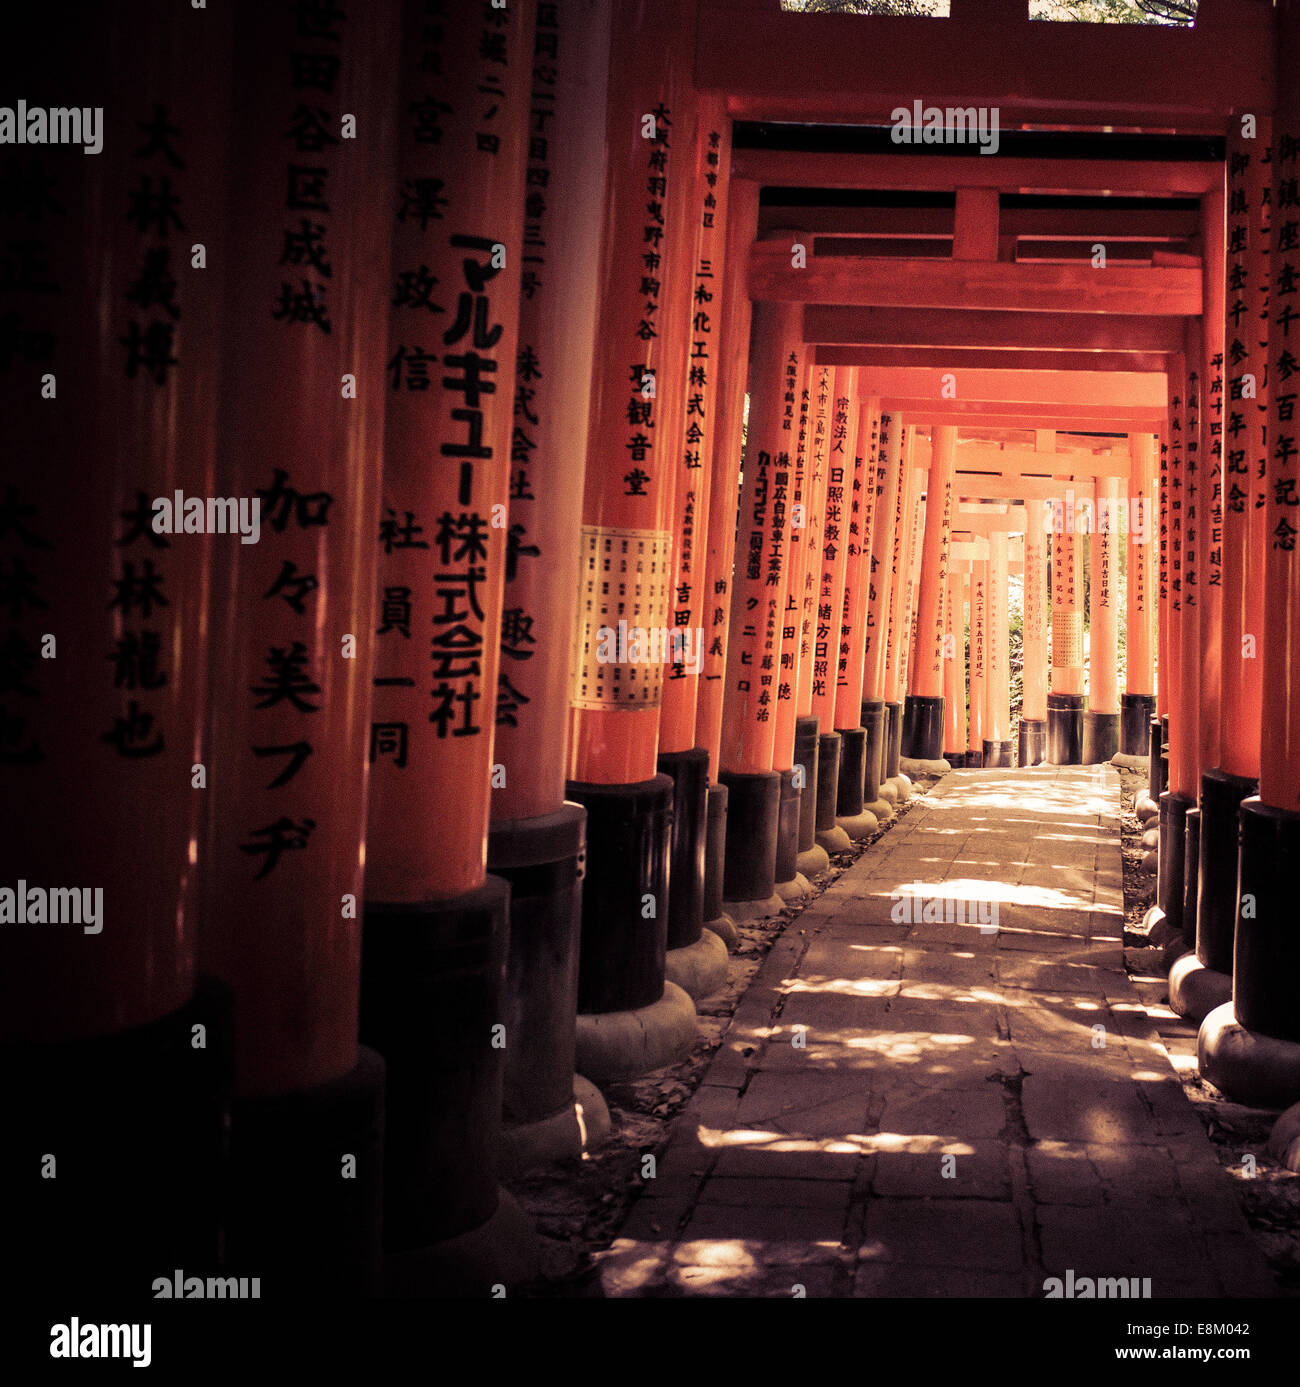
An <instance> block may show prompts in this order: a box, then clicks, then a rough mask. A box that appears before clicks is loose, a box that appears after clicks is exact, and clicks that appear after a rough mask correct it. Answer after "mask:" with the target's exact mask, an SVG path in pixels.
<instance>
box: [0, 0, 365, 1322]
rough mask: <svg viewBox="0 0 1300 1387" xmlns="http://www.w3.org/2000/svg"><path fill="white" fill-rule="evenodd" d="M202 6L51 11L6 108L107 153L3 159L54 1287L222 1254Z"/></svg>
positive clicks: (22, 1261)
mask: <svg viewBox="0 0 1300 1387" xmlns="http://www.w3.org/2000/svg"><path fill="white" fill-rule="evenodd" d="M209 18H210V19H211V20H212V23H211V24H208V23H206V22H204V23H201V24H200V25H198V26H195V25H193V24H192V23H191V22H190V21H191V16H190V13H189V10H188V7H186V9H184V10H180V9H178V8H177V7H175V6H172V5H169V4H164V3H161V2H159V3H151V4H144V5H141V6H132V7H130V8H129V9H126V8H123V7H114V6H103V7H96V8H95V9H94V10H93V11H91V10H87V11H84V12H81V13H80V14H78V15H77V16H76V21H75V35H76V37H75V39H68V41H66V42H65V38H67V35H66V34H65V33H64V32H63V30H64V29H66V26H67V16H66V15H65V14H62V13H60V14H59V15H58V17H57V20H56V21H55V22H56V23H57V24H58V25H59V26H60V33H59V34H58V36H57V38H55V37H52V36H51V37H50V40H49V43H48V46H43V47H38V48H31V49H28V50H27V51H26V52H25V53H24V54H23V61H24V62H25V63H26V64H28V65H29V66H28V67H27V69H26V71H25V74H24V76H25V81H24V86H23V89H22V95H23V96H25V97H27V98H28V99H30V100H31V101H32V104H33V107H38V106H46V107H58V106H61V105H62V104H63V102H64V100H66V99H67V96H68V94H70V93H72V92H75V93H76V100H77V101H78V102H83V101H84V102H85V103H86V104H87V105H89V106H90V107H92V108H93V107H95V106H98V107H99V108H100V113H101V115H106V122H105V128H104V129H103V134H104V136H105V138H104V141H103V148H102V149H101V150H99V151H97V152H94V153H92V152H91V151H89V150H84V151H83V149H82V148H81V147H80V146H79V145H77V144H72V145H66V144H65V145H62V146H60V145H45V144H37V145H29V146H24V147H15V146H13V145H8V146H7V147H6V149H5V151H4V155H3V160H4V165H5V179H4V182H5V187H6V196H5V197H4V199H3V202H0V237H2V239H3V243H4V244H5V246H6V247H7V250H6V256H5V258H6V270H5V281H6V283H5V291H6V292H5V294H4V305H5V306H4V311H3V314H2V315H0V316H3V317H4V320H5V322H6V324H7V329H6V330H7V334H8V337H7V340H8V343H9V345H8V346H7V348H6V351H5V353H4V355H3V358H2V359H0V405H2V407H3V412H4V419H5V424H4V434H5V441H4V453H5V461H6V467H5V476H4V479H3V481H0V582H2V585H3V590H4V604H3V605H4V607H5V623H4V624H5V630H4V633H3V654H2V655H0V672H2V677H3V692H2V693H0V767H3V772H2V774H3V786H4V788H3V796H4V802H5V804H6V805H7V806H9V809H8V811H7V812H6V814H5V828H4V837H3V844H4V846H3V850H2V851H0V856H3V859H4V863H5V867H4V871H3V875H2V878H0V881H2V884H3V890H2V891H0V1055H3V1057H4V1072H5V1135H4V1140H3V1142H2V1143H0V1179H2V1180H3V1183H4V1187H5V1189H6V1191H7V1206H6V1214H5V1240H6V1250H7V1254H8V1255H9V1256H10V1257H12V1258H13V1259H14V1260H15V1263H16V1264H17V1265H21V1266H22V1267H23V1269H24V1270H23V1275H24V1277H27V1278H30V1284H31V1285H32V1286H33V1287H36V1286H41V1287H43V1288H46V1289H50V1290H54V1289H57V1292H58V1293H59V1294H60V1296H62V1295H63V1293H64V1292H68V1291H72V1292H77V1293H81V1292H84V1293H86V1294H88V1295H90V1296H92V1297H97V1298H100V1299H101V1300H102V1298H103V1297H104V1296H105V1293H106V1288H109V1287H113V1288H130V1291H132V1292H134V1293H136V1294H146V1293H147V1292H146V1291H145V1288H146V1287H147V1286H148V1285H149V1281H150V1279H151V1278H152V1277H154V1276H156V1275H158V1274H159V1269H160V1268H162V1267H168V1268H171V1267H175V1266H184V1267H186V1268H192V1269H193V1270H194V1271H195V1272H199V1273H205V1274H206V1273H209V1272H216V1271H220V1270H221V1269H222V1268H221V1260H220V1251H221V1250H220V1239H219V1221H220V1214H221V1207H220V1205H221V1191H222V1186H223V1184H224V1183H225V1181H226V1178H227V1176H226V1171H225V1169H224V1164H225V1161H224V1151H225V1144H226V1135H225V1126H226V1122H227V1120H228V1092H229V1083H230V1073H229V1063H230V1055H229V1048H230V1045H229V1041H230V1037H229V1029H228V1028H229V1024H230V1011H229V999H228V998H227V997H224V996H218V995H214V993H215V991H216V990H215V989H208V988H206V987H203V986H202V985H200V984H199V983H198V955H199V921H198V908H197V907H198V902H199V884H200V883H199V877H198V875H197V873H196V863H197V862H198V860H199V859H198V856H197V848H198V837H199V833H200V824H201V814H202V812H203V810H204V808H205V804H206V797H207V795H208V794H209V793H210V791H209V790H208V788H207V786H208V785H209V783H210V781H211V780H215V778H216V777H217V776H218V775H220V774H221V773H222V767H221V766H220V764H219V763H217V762H215V761H214V759H213V757H212V755H211V748H210V746H209V743H208V737H207V734H206V732H205V728H204V719H205V713H206V708H207V706H208V698H207V689H206V687H205V684H206V677H207V666H208V663H209V659H210V649H209V644H208V641H207V639H206V632H207V626H208V611H209V598H210V596H214V595H215V596H216V597H218V598H219V596H220V594H219V592H218V593H216V594H213V593H212V592H211V590H210V586H209V585H210V582H211V579H210V576H209V573H210V556H211V554H212V553H213V552H214V551H216V552H222V551H226V550H229V549H232V548H233V549H234V550H236V551H238V552H239V553H240V554H242V555H245V556H246V555H248V554H249V553H250V552H252V549H251V548H250V547H244V546H245V544H247V545H250V546H251V545H252V541H253V539H254V538H257V537H259V536H261V537H262V538H263V539H265V532H264V531H261V530H260V529H258V528H257V521H258V518H259V515H260V503H259V501H258V499H257V497H256V496H255V495H254V494H253V493H252V492H251V490H250V491H246V492H244V493H243V497H244V499H241V500H235V499H233V498H232V499H231V501H230V502H229V503H227V502H225V501H224V500H223V501H222V502H221V505H222V511H221V512H217V511H216V510H214V505H213V501H214V499H215V498H216V497H217V496H218V495H219V494H220V493H218V491H217V488H216V484H215V481H214V465H215V458H216V454H217V447H218V445H217V423H218V419H219V417H220V411H221V408H222V404H223V401H222V396H221V392H220V390H219V388H218V386H219V382H220V359H219V357H220V345H221V335H220V334H221V323H222V313H221V301H222V294H223V292H224V290H225V287H226V283H227V273H226V268H225V267H226V265H227V264H228V261H227V259H226V257H225V255H224V254H223V251H222V247H221V246H220V245H219V238H220V233H221V226H222V217H223V210H224V200H225V195H226V179H227V173H228V168H229V165H228V163H227V152H226V150H225V148H224V147H223V146H222V144H221V142H220V141H214V140H212V139H211V138H210V136H211V133H212V131H213V130H214V129H221V130H225V129H226V128H227V127H228V122H229V108H230V101H231V83H230V73H229V62H230V25H229V21H228V19H223V18H222V16H221V15H219V14H212V15H211V16H204V17H203V19H204V20H205V21H206V20H207V19H209ZM51 34H53V31H51ZM14 56H15V57H17V56H18V55H17V53H15V54H14ZM286 109H292V108H291V107H289V108H286ZM281 114H283V112H282V113H281ZM78 128H80V127H78ZM20 138H21V136H20ZM196 261H197V262H198V263H197V264H196ZM269 307H270V301H269V300H268V301H267V302H265V303H264V304H263V305H262V311H263V313H265V312H267V311H268V310H269ZM263 389H264V390H268V385H267V383H266V382H265V380H264V382H263ZM335 390H336V391H337V383H336V384H335ZM263 480H265V477H264V478H263ZM178 493H179V496H178ZM209 498H212V499H209ZM178 501H179V504H178ZM227 504H229V505H230V506H233V507H234V511H233V512H231V513H230V514H229V516H228V517H227V515H226V506H227ZM195 512H197V514H195ZM227 519H228V520H229V524H228V525H227V523H226V521H227ZM196 521H197V523H195V522H196ZM214 523H218V524H220V532H218V533H215V534H214V533H212V530H211V529H210V526H212V525H213V524H214ZM241 523H242V525H243V527H244V535H245V536H247V537H248V538H247V539H246V540H245V539H244V537H243V536H241V534H240V533H239V530H240V528H241ZM220 658H221V652H217V659H218V661H219V660H220ZM204 865H205V866H206V863H205V864H204ZM248 923H249V922H247V921H245V926H246V927H247V926H248ZM259 923H261V924H265V923H266V922H259ZM271 1178H272V1179H273V1178H274V1177H273V1176H271ZM335 1214H336V1210H335V1209H333V1208H327V1209H322V1210H321V1215H322V1219H323V1221H325V1222H328V1224H329V1227H330V1232H331V1233H335V1234H340V1235H341V1236H344V1237H346V1230H345V1229H343V1228H342V1227H341V1221H340V1220H339V1219H338V1218H337V1217H335ZM350 1250H351V1251H355V1247H353V1248H352V1249H350ZM343 1260H344V1261H345V1262H346V1260H347V1259H346V1256H345V1258H344V1259H343ZM240 1269H241V1270H242V1271H248V1270H251V1269H252V1268H251V1265H250V1264H249V1263H246V1262H245V1263H241V1267H240ZM349 1270H351V1271H354V1272H355V1270H356V1268H355V1266H352V1267H349ZM353 1284H355V1282H353ZM85 1303H91V1302H85Z"/></svg>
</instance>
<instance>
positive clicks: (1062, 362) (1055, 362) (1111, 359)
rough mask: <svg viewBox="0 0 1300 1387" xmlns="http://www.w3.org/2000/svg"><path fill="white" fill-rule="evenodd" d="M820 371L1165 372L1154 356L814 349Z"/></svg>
mask: <svg viewBox="0 0 1300 1387" xmlns="http://www.w3.org/2000/svg"><path fill="white" fill-rule="evenodd" d="M816 355H817V364H818V365H820V366H866V367H868V368H870V367H874V366H910V367H914V368H917V369H921V370H929V371H986V370H987V371H1088V372H1095V371H1147V372H1150V371H1154V372H1158V373H1163V372H1165V371H1167V370H1168V362H1167V360H1166V358H1165V357H1164V356H1163V355H1162V354H1161V353H1159V352H1053V351H1041V352H1033V351H980V350H979V349H978V348H976V347H949V348H948V349H946V350H943V349H941V348H931V347H818V348H817V353H816Z"/></svg>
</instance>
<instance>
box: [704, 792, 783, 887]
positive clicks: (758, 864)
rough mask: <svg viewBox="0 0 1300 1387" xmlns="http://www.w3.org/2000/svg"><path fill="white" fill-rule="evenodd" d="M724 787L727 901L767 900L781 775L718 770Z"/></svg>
mask: <svg viewBox="0 0 1300 1387" xmlns="http://www.w3.org/2000/svg"><path fill="white" fill-rule="evenodd" d="M718 779H719V780H720V781H721V782H722V783H723V784H724V785H726V787H727V791H728V795H727V855H726V865H725V868H724V870H723V877H722V894H723V898H724V899H725V900H728V901H757V900H767V899H768V898H769V897H771V896H772V895H773V893H774V892H775V890H776V843H777V834H778V829H779V826H780V818H781V777H780V775H779V774H778V773H777V772H776V771H764V772H760V773H758V774H742V773H739V772H737V773H733V772H731V771H719V772H718Z"/></svg>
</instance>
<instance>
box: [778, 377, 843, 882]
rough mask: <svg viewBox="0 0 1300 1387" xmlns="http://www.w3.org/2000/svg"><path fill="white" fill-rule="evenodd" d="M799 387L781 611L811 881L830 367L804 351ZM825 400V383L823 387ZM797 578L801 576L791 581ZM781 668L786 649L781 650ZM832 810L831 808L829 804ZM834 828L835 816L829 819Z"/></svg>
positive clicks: (815, 861) (819, 854) (805, 868)
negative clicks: (788, 596) (799, 469)
mask: <svg viewBox="0 0 1300 1387" xmlns="http://www.w3.org/2000/svg"><path fill="white" fill-rule="evenodd" d="M805 354H806V355H807V356H808V357H809V359H808V360H807V361H806V362H805V368H804V374H803V385H802V389H801V390H800V399H799V438H798V447H799V450H800V452H801V454H802V455H803V460H804V465H803V478H804V480H803V493H802V501H801V503H800V505H801V507H802V509H801V510H800V512H799V515H798V521H799V523H797V524H796V523H795V522H794V520H793V519H792V523H791V537H792V539H793V540H794V541H795V544H796V549H795V564H794V565H793V566H792V568H791V574H790V582H791V585H792V595H797V597H798V600H797V602H796V603H795V607H794V608H792V607H791V604H790V602H789V601H787V603H786V610H787V612H788V613H789V617H788V620H789V621H792V622H795V623H796V624H797V637H798V639H797V641H796V642H794V643H793V647H794V648H793V650H792V652H791V653H792V655H793V658H794V692H795V708H794V712H795V724H794V750H793V759H794V765H795V768H796V770H797V771H798V772H799V775H800V792H799V793H800V800H799V856H798V858H797V861H796V865H797V867H798V870H799V872H800V873H801V874H802V875H803V876H804V878H805V879H810V878H811V877H814V876H816V875H818V874H819V873H821V872H824V871H825V870H826V868H827V866H828V865H829V863H830V858H829V857H828V855H827V852H826V849H825V848H824V847H822V845H821V844H820V843H819V842H817V829H818V823H817V804H818V795H819V786H820V777H821V748H820V742H821V735H820V723H819V722H818V720H817V718H815V717H814V716H813V714H812V669H813V640H814V635H815V630H816V625H817V589H818V584H819V583H820V581H821V552H822V543H821V541H822V524H823V521H824V519H825V510H826V448H825V443H826V436H825V433H824V431H823V434H822V436H821V441H820V446H819V447H814V441H813V427H814V423H815V420H814V412H815V411H814V405H813V394H814V390H815V388H816V387H817V385H818V382H819V381H820V380H821V379H822V377H823V373H825V375H826V378H827V381H828V382H829V369H828V368H827V367H824V366H818V365H816V364H815V363H814V362H813V361H812V360H811V355H812V353H811V352H806V353H805ZM827 396H828V399H829V384H828V386H827ZM797 574H801V575H802V576H801V577H798V578H797V577H796V575H797ZM781 659H782V666H783V671H782V672H783V673H785V670H784V662H785V648H784V644H783V646H782V651H781ZM831 807H832V809H833V808H834V806H833V805H832V806H831ZM830 821H831V822H832V824H833V822H834V816H833V814H832V816H831V820H830Z"/></svg>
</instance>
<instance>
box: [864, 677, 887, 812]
mask: <svg viewBox="0 0 1300 1387" xmlns="http://www.w3.org/2000/svg"><path fill="white" fill-rule="evenodd" d="M862 726H863V728H864V729H865V730H866V733H867V751H866V762H865V765H866V770H865V771H864V772H863V776H862V802H863V804H875V803H876V801H877V800H878V799H879V798H880V782H881V780H882V779H884V776H883V774H882V772H883V771H884V769H885V703H884V700H883V699H880V698H867V699H864V700H863V702H862Z"/></svg>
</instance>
